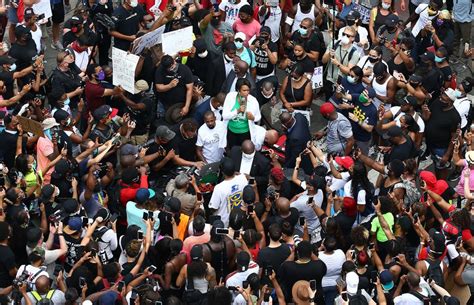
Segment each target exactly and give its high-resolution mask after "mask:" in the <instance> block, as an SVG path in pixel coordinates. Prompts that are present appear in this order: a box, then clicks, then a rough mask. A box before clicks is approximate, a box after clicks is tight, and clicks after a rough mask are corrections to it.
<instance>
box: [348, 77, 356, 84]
mask: <svg viewBox="0 0 474 305" xmlns="http://www.w3.org/2000/svg"><path fill="white" fill-rule="evenodd" d="M347 81H348V82H349V83H351V84H354V83H355V82H356V79H355V77H352V76H350V75H349V76H348V77H347Z"/></svg>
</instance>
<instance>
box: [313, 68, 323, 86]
mask: <svg viewBox="0 0 474 305" xmlns="http://www.w3.org/2000/svg"><path fill="white" fill-rule="evenodd" d="M311 82H312V83H313V89H316V88H321V87H322V86H323V67H322V66H319V67H316V68H314V71H313V75H312V76H311Z"/></svg>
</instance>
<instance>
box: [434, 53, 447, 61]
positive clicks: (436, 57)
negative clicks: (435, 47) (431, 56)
mask: <svg viewBox="0 0 474 305" xmlns="http://www.w3.org/2000/svg"><path fill="white" fill-rule="evenodd" d="M445 59H446V57H438V56H436V55H435V61H436V62H443V60H445Z"/></svg>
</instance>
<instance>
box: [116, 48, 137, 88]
mask: <svg viewBox="0 0 474 305" xmlns="http://www.w3.org/2000/svg"><path fill="white" fill-rule="evenodd" d="M138 59H139V57H138V56H137V55H135V54H128V53H127V52H125V51H122V50H120V49H117V48H112V64H113V70H114V73H113V79H112V83H113V84H114V85H115V86H122V88H123V89H124V90H126V91H128V92H130V93H132V94H133V93H135V68H136V67H137V63H138Z"/></svg>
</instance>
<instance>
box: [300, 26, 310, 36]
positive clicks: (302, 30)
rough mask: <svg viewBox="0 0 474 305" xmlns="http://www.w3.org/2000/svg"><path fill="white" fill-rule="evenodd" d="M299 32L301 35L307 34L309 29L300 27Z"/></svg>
mask: <svg viewBox="0 0 474 305" xmlns="http://www.w3.org/2000/svg"><path fill="white" fill-rule="evenodd" d="M298 32H300V34H301V35H303V36H305V35H306V34H308V29H303V28H299V29H298Z"/></svg>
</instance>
